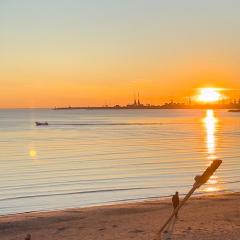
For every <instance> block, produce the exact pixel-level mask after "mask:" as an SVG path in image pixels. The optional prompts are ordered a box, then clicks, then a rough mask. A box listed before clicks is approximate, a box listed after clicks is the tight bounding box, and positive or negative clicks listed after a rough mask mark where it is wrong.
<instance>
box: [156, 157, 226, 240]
mask: <svg viewBox="0 0 240 240" xmlns="http://www.w3.org/2000/svg"><path fill="white" fill-rule="evenodd" d="M221 163H222V160H214V161H213V162H212V164H211V165H210V166H209V167H208V168H207V169H206V170H205V172H204V173H203V174H202V175H201V176H196V177H195V183H194V184H193V187H192V188H191V190H190V191H189V192H188V194H187V195H186V196H185V198H184V199H183V200H182V201H181V202H180V204H179V206H178V207H177V208H175V209H174V211H173V213H172V214H171V216H170V217H169V218H168V220H167V221H166V222H165V223H164V224H163V226H162V227H161V229H160V230H159V232H158V234H159V237H160V239H161V234H162V232H163V231H164V229H165V228H166V226H167V225H168V224H169V223H170V221H171V220H172V219H173V217H174V216H175V214H176V213H177V212H178V211H179V210H180V209H181V208H182V207H183V205H184V204H185V203H186V202H187V200H188V199H189V198H190V197H191V195H192V194H193V193H194V191H195V190H196V189H197V188H199V187H201V186H202V185H203V184H205V183H206V182H207V181H208V180H209V178H210V177H211V176H212V175H213V174H214V172H215V171H216V170H217V169H218V167H219V166H220V165H221Z"/></svg>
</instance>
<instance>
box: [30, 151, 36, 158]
mask: <svg viewBox="0 0 240 240" xmlns="http://www.w3.org/2000/svg"><path fill="white" fill-rule="evenodd" d="M28 154H29V156H30V157H32V158H35V157H36V156H37V152H36V150H34V149H31V150H29V152H28Z"/></svg>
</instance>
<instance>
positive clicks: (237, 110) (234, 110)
mask: <svg viewBox="0 0 240 240" xmlns="http://www.w3.org/2000/svg"><path fill="white" fill-rule="evenodd" d="M229 112H240V109H231V110H229Z"/></svg>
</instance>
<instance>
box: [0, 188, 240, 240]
mask: <svg viewBox="0 0 240 240" xmlns="http://www.w3.org/2000/svg"><path fill="white" fill-rule="evenodd" d="M239 200H240V194H239V193H234V194H227V195H218V196H205V197H194V198H192V199H190V201H189V202H188V203H187V205H186V206H185V207H184V208H183V209H182V210H181V212H180V213H179V218H178V220H177V221H176V223H175V225H174V227H173V228H172V229H171V226H170V228H169V230H168V233H165V234H164V235H163V237H162V239H178V240H179V239H184V240H188V239H189V240H190V239H194V240H198V239H199V240H200V239H212V240H213V239H216V240H227V239H228V240H238V239H240V201H239ZM171 211H172V205H171V202H170V200H154V201H145V202H138V203H126V204H118V205H111V206H101V207H91V208H79V209H67V210H61V211H52V212H34V213H24V214H16V215H9V216H2V217H0V236H1V238H0V239H1V240H21V239H24V238H25V236H26V235H27V234H28V233H30V234H31V239H33V240H42V239H45V240H60V239H64V240H75V239H86V240H91V239H94V240H95V239H103V240H110V239H119V240H120V239H121V240H127V239H132V240H134V239H146V240H153V239H158V238H157V232H158V230H159V228H160V226H161V225H162V224H163V222H164V221H165V219H166V218H167V217H168V216H169V214H170V213H171Z"/></svg>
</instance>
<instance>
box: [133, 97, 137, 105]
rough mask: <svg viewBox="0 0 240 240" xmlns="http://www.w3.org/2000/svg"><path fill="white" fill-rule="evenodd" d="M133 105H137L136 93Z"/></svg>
mask: <svg viewBox="0 0 240 240" xmlns="http://www.w3.org/2000/svg"><path fill="white" fill-rule="evenodd" d="M133 105H134V106H136V105H137V101H136V96H135V94H134V102H133Z"/></svg>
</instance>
